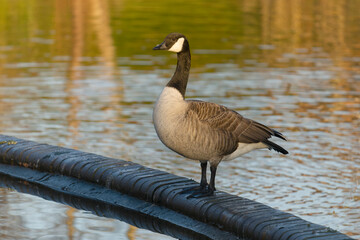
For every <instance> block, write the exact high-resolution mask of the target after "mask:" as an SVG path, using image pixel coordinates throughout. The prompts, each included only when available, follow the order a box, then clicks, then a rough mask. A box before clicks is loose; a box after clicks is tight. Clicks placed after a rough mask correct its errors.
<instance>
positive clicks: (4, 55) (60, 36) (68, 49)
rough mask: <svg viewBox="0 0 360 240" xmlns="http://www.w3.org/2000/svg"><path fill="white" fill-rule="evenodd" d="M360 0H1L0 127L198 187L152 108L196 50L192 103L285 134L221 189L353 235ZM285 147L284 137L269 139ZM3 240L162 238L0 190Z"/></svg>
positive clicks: (357, 199)
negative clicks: (182, 49) (181, 42)
mask: <svg viewBox="0 0 360 240" xmlns="http://www.w3.org/2000/svg"><path fill="white" fill-rule="evenodd" d="M358 9H360V2H359V1H345V0H322V1H287V0H269V1H262V0H257V1H245V0H244V1H239V0H236V1H235V0H225V1H205V0H194V1H180V0H173V1H162V0H159V1H145V0H135V1H127V0H108V1H103V0H91V1H85V0H73V1H71V0H65V1H64V0H51V1H40V0H33V1H10V0H8V1H6V0H5V1H1V2H0V32H1V34H0V113H1V114H0V132H1V133H2V134H6V135H11V136H15V137H19V138H24V139H28V140H34V141H38V142H44V143H49V144H53V145H59V146H64V147H70V148H75V149H79V150H82V151H88V152H93V153H97V154H101V155H105V156H109V157H114V158H120V159H125V160H129V161H134V162H137V163H140V164H143V165H145V166H148V167H151V168H157V169H161V170H165V171H168V172H171V173H174V174H177V175H180V176H185V177H189V178H193V179H196V180H199V178H200V167H199V164H198V163H197V162H195V161H189V160H185V159H184V158H183V157H181V156H178V155H177V154H175V153H173V152H171V151H170V150H168V149H167V148H166V147H165V146H163V145H162V143H161V142H160V141H159V140H158V138H157V136H156V133H155V131H154V128H153V124H152V108H153V105H154V102H155V101H156V98H157V96H158V95H159V93H160V92H161V90H162V88H163V87H164V85H165V84H166V82H167V81H168V79H169V78H170V77H171V75H172V73H173V71H174V68H175V65H176V56H175V55H174V54H171V53H167V52H154V51H152V50H151V49H152V48H153V47H154V46H155V45H156V44H158V43H160V42H162V40H163V38H164V37H165V36H166V35H167V34H168V33H170V32H175V31H176V32H182V33H184V34H186V36H187V37H188V39H189V41H190V46H191V49H192V70H191V75H190V81H189V84H188V90H187V97H188V98H196V99H203V100H206V101H211V102H215V103H219V104H223V105H226V106H228V107H231V108H233V109H235V110H237V111H238V112H239V113H241V114H243V115H245V116H246V117H249V118H252V119H254V120H257V121H259V122H261V123H264V124H266V125H269V126H271V127H273V128H275V129H277V130H279V131H280V132H282V133H283V134H284V135H285V136H286V137H287V138H288V141H287V142H281V145H282V146H283V147H284V148H286V149H287V150H288V151H289V152H290V154H289V155H287V156H282V155H279V154H277V153H276V152H273V151H272V152H270V151H267V150H259V151H256V152H251V153H249V154H247V155H245V156H243V157H241V158H239V159H236V160H233V161H231V162H224V163H221V164H220V166H219V168H218V174H217V188H218V189H220V190H223V191H226V192H229V193H232V194H236V195H239V196H243V197H246V198H249V199H252V200H256V201H259V202H262V203H265V204H268V205H270V206H272V207H274V208H277V209H280V210H283V211H287V212H290V213H293V214H295V215H297V216H300V217H302V218H304V219H306V220H309V221H311V222H314V223H318V224H322V225H326V226H329V227H332V228H334V229H337V230H339V231H341V232H343V233H345V234H348V235H350V236H353V237H354V238H360V228H359V227H358V226H360V187H359V182H360V140H359V139H360V42H359V38H360V15H359V14H358ZM277 142H278V143H280V141H277ZM0 209H1V211H0V238H1V239H25V238H29V239H30V238H31V239H32V238H33V239H53V238H56V239H169V238H170V237H167V236H163V235H159V234H157V233H152V232H150V231H146V230H142V229H138V228H135V227H133V226H130V225H127V224H126V223H123V222H120V221H118V220H113V219H107V218H101V217H97V216H95V215H92V214H89V213H88V212H85V211H81V210H76V209H73V208H71V207H68V206H65V205H61V204H58V203H54V202H49V201H46V200H43V199H41V198H38V197H34V196H31V195H27V194H22V193H18V192H16V191H14V190H11V189H4V188H2V189H1V188H0Z"/></svg>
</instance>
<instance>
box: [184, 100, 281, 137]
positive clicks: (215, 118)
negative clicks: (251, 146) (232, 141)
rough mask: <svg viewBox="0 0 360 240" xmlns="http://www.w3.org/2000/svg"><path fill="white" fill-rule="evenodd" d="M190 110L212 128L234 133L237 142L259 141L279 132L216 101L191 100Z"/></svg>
mask: <svg viewBox="0 0 360 240" xmlns="http://www.w3.org/2000/svg"><path fill="white" fill-rule="evenodd" d="M188 111H189V112H188V113H189V114H190V113H191V114H193V115H195V116H196V117H197V118H198V119H199V121H201V122H204V123H206V124H208V125H209V126H210V127H211V128H212V129H217V130H221V131H223V132H224V133H226V134H227V135H228V134H230V135H232V136H233V137H235V138H236V139H237V142H241V143H258V142H263V141H266V140H267V139H268V138H270V137H271V136H272V135H274V136H276V135H277V134H279V133H278V132H276V131H274V130H272V129H271V128H269V127H267V126H265V125H263V124H261V123H258V122H256V121H253V120H251V119H248V118H244V117H243V116H242V115H240V114H239V113H237V112H235V111H233V110H231V109H228V108H226V107H224V106H222V105H218V104H215V103H209V102H202V101H190V102H189V110H188ZM280 136H281V134H280Z"/></svg>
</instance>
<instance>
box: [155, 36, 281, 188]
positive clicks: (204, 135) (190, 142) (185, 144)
mask: <svg viewBox="0 0 360 240" xmlns="http://www.w3.org/2000/svg"><path fill="white" fill-rule="evenodd" d="M154 49H155V50H169V51H175V52H177V55H178V62H177V67H176V70H175V73H174V75H173V77H172V78H171V80H170V81H169V83H168V84H167V85H166V87H165V88H164V90H163V91H162V93H161V94H160V96H159V98H158V100H157V102H156V104H155V108H154V113H153V120H154V125H155V129H156V132H157V134H158V136H159V138H160V140H161V141H162V142H163V143H164V144H165V145H166V146H167V147H168V148H170V149H171V150H173V151H175V152H177V153H178V154H180V155H182V156H184V157H187V158H190V159H193V160H199V161H200V162H201V167H202V179H201V180H202V181H201V186H202V187H201V191H202V192H204V191H205V192H206V193H210V194H212V193H213V191H214V190H215V182H214V181H215V173H216V168H217V166H218V164H219V163H220V162H221V161H222V160H231V159H234V158H236V157H239V156H241V155H243V154H245V153H247V152H250V151H252V150H255V149H259V148H268V149H274V150H276V151H278V152H281V153H283V154H287V153H288V152H287V151H286V150H285V149H284V148H282V147H281V146H279V145H277V144H275V143H273V142H271V141H269V140H268V139H269V138H271V137H272V136H275V137H279V138H282V139H284V140H285V138H284V137H283V135H282V134H281V133H279V132H277V131H275V130H273V129H271V128H269V127H267V126H265V125H263V124H261V123H258V122H256V121H253V120H251V119H248V118H245V117H243V116H242V115H240V114H239V113H237V112H235V111H233V110H231V109H229V108H227V107H225V106H222V105H218V104H215V103H210V102H204V101H197V100H185V92H186V86H187V82H188V77H189V72H190V65H191V56H190V47H189V43H188V41H187V39H186V38H185V36H184V35H182V34H179V33H171V34H169V35H168V36H167V37H166V38H165V41H164V42H163V43H162V44H159V45H157V46H156V47H155V48H154ZM207 162H209V163H210V169H211V173H212V176H211V181H210V185H208V184H207V182H206V163H207ZM204 168H205V171H204ZM204 174H205V176H204Z"/></svg>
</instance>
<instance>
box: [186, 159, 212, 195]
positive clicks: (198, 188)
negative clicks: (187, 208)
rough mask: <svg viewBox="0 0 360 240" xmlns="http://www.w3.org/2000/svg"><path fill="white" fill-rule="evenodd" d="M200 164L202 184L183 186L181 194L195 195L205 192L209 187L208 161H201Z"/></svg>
mask: <svg viewBox="0 0 360 240" xmlns="http://www.w3.org/2000/svg"><path fill="white" fill-rule="evenodd" d="M200 166H201V180H200V186H196V187H187V188H183V190H182V191H181V192H180V194H185V193H191V195H194V194H198V193H200V192H203V191H205V190H206V189H207V187H208V186H209V184H208V183H207V179H206V168H207V162H201V161H200Z"/></svg>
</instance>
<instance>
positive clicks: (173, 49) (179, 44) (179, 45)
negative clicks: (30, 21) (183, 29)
mask: <svg viewBox="0 0 360 240" xmlns="http://www.w3.org/2000/svg"><path fill="white" fill-rule="evenodd" d="M184 41H185V39H184V38H183V37H182V38H179V39H178V40H177V41H176V43H175V44H174V45H173V46H172V47H171V48H170V49H169V50H168V51H170V52H176V53H178V52H180V51H181V50H182V47H183V44H184Z"/></svg>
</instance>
